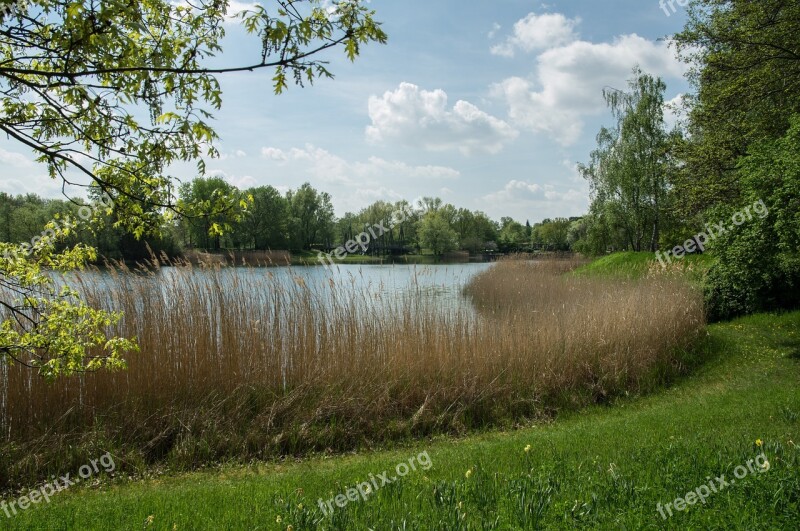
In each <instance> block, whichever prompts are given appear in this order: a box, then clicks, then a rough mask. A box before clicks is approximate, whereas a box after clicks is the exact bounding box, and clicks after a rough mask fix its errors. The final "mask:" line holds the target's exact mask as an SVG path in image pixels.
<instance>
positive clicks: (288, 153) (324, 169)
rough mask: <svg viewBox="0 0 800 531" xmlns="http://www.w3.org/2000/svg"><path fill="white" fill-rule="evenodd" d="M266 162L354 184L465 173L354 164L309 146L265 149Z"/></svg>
mask: <svg viewBox="0 0 800 531" xmlns="http://www.w3.org/2000/svg"><path fill="white" fill-rule="evenodd" d="M261 155H262V156H263V157H264V158H267V159H271V160H274V161H278V162H283V163H286V162H290V161H291V162H299V163H301V164H302V165H303V167H304V169H305V170H306V171H307V172H308V173H309V174H310V175H312V176H314V177H316V178H317V179H319V180H321V181H327V182H334V183H339V184H354V183H355V180H356V179H358V180H363V179H380V178H383V177H385V176H397V177H400V178H421V179H457V178H458V177H460V175H461V173H460V172H459V171H458V170H454V169H453V168H448V167H446V166H411V165H409V164H406V163H405V162H400V161H390V160H385V159H382V158H380V157H370V158H369V159H367V160H366V161H355V162H350V161H347V160H345V159H343V158H342V157H339V156H338V155H334V154H333V153H331V152H329V151H327V150H325V149H322V148H318V147H316V146H314V145H312V144H307V145H306V146H305V147H304V148H292V149H289V150H282V149H279V148H275V147H264V148H261Z"/></svg>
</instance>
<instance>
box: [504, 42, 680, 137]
mask: <svg viewBox="0 0 800 531" xmlns="http://www.w3.org/2000/svg"><path fill="white" fill-rule="evenodd" d="M637 65H639V66H640V67H641V68H642V69H643V70H644V71H645V72H648V73H650V74H653V75H656V76H661V77H666V78H680V77H682V76H683V73H684V71H685V68H686V65H684V64H683V63H681V62H680V61H678V60H677V59H676V58H675V55H674V53H673V51H672V50H671V49H670V47H669V43H667V42H653V41H650V40H648V39H645V38H642V37H639V36H638V35H625V36H622V37H619V38H617V39H616V40H614V41H613V42H611V43H601V44H593V43H590V42H585V41H576V42H573V43H570V44H568V45H566V46H561V47H558V48H552V49H549V50H547V51H545V52H543V53H541V54H540V55H539V56H538V58H537V64H536V70H535V76H534V77H535V81H532V80H529V79H523V78H520V77H511V78H508V79H506V80H504V81H502V82H501V83H498V84H497V85H495V86H494V89H493V91H494V93H495V94H496V95H499V96H500V97H502V98H503V99H504V100H505V101H506V104H507V105H508V109H509V110H508V112H509V117H510V118H511V121H512V123H513V124H515V125H516V126H517V127H520V128H524V129H527V130H530V131H534V132H542V133H546V134H549V135H551V136H552V137H554V138H555V140H556V141H558V142H559V143H561V144H562V145H565V146H568V145H572V144H574V143H575V142H576V141H577V140H578V138H579V136H580V135H581V133H582V132H583V126H584V122H583V119H584V118H585V117H587V116H593V115H599V114H602V113H604V112H606V109H607V107H606V105H605V102H604V101H603V96H602V91H603V88H605V87H613V88H618V89H626V88H627V80H628V79H629V78H630V77H631V72H632V69H633V68H634V67H635V66H637Z"/></svg>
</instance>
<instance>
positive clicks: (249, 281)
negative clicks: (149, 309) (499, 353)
mask: <svg viewBox="0 0 800 531" xmlns="http://www.w3.org/2000/svg"><path fill="white" fill-rule="evenodd" d="M492 266H493V264H492V263H464V264H442V265H404V264H394V265H361V264H342V265H338V266H335V267H332V268H330V269H328V268H325V267H321V266H307V267H303V266H295V267H274V268H255V267H253V268H251V267H226V268H221V269H212V270H207V269H202V268H197V267H195V268H190V269H187V268H184V267H180V268H175V267H162V268H160V269H158V270H155V271H152V272H150V273H149V274H146V275H142V274H133V273H131V274H117V273H110V272H108V271H103V270H95V271H88V272H82V273H79V274H78V275H79V276H78V278H80V279H81V281H82V282H83V283H84V284H85V285H93V286H95V287H96V286H98V285H99V286H101V290H100V292H105V293H106V294H107V295H108V296H109V297H111V298H112V299H113V298H115V296H117V295H119V294H120V292H121V291H127V290H136V291H140V290H142V289H143V288H144V290H145V291H147V292H150V293H152V292H153V291H155V292H158V291H161V292H162V296H163V299H164V300H165V301H168V300H169V299H171V298H173V294H174V293H175V291H176V290H182V289H190V287H192V288H195V289H196V288H197V287H198V286H201V287H205V288H207V289H209V290H212V291H216V292H219V293H223V294H226V293H230V294H231V296H234V294H235V296H236V297H242V294H243V293H244V296H245V297H246V298H248V299H251V300H250V303H251V304H262V305H267V304H268V303H269V292H271V291H273V290H277V289H283V290H288V291H291V290H292V289H297V287H298V286H303V287H307V288H308V290H309V291H310V292H312V293H314V298H315V301H316V302H318V303H319V304H320V306H321V307H322V308H321V309H323V310H324V307H325V306H327V305H330V304H333V303H334V301H333V298H335V297H336V298H350V297H353V298H355V297H358V298H360V299H362V301H363V302H364V303H365V304H364V305H361V306H362V307H368V308H370V309H371V310H380V308H381V307H382V306H384V307H385V306H389V305H392V304H394V303H398V302H402V301H406V300H413V301H415V303H417V304H422V305H424V306H426V307H428V308H430V307H431V306H435V307H438V308H439V309H441V310H444V311H446V310H451V311H462V312H463V311H464V310H469V311H471V309H472V305H471V303H470V302H469V300H468V299H467V298H466V297H465V296H464V295H463V293H462V291H463V288H464V286H466V284H467V283H469V281H470V279H472V277H474V276H475V275H477V274H479V273H481V272H483V271H486V270H487V269H489V268H490V267H492ZM75 280H76V278H75V277H72V280H71V281H70V283H73V284H74V283H75ZM332 285H335V289H332V288H331V286H332ZM340 302H341V301H340ZM113 306H115V305H114V304H112V307H113Z"/></svg>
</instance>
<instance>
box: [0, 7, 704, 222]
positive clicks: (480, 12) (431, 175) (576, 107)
mask: <svg viewBox="0 0 800 531" xmlns="http://www.w3.org/2000/svg"><path fill="white" fill-rule="evenodd" d="M261 2H262V4H263V5H269V4H268V2H267V1H266V0H261ZM233 4H234V6H233V7H234V8H237V7H240V6H243V5H244V4H243V3H241V2H234V3H233ZM673 5H674V6H675V9H674V11H673V10H672V9H670V8H669V7H662V6H661V5H660V4H659V0H614V1H613V2H611V1H607V2H599V1H597V0H564V1H554V2H550V3H546V4H545V3H541V2H530V1H524V0H470V1H469V2H465V1H463V0H462V1H456V0H428V1H421V0H403V1H398V0H372V1H371V2H370V6H371V7H372V8H373V9H375V10H376V11H377V17H376V18H377V19H378V20H380V21H382V22H383V27H384V30H385V31H386V32H387V33H388V35H389V42H388V44H387V45H377V44H372V45H369V46H367V47H365V48H363V50H362V54H361V56H360V57H359V58H358V59H357V60H356V61H355V62H354V63H352V64H351V63H350V62H349V61H347V60H346V59H345V58H344V56H343V53H342V51H341V50H334V51H329V52H326V53H325V55H324V59H327V60H330V62H331V64H330V70H331V71H332V72H333V73H334V74H335V76H336V78H335V79H334V80H321V81H319V82H317V83H316V84H315V85H313V86H306V87H305V88H299V87H291V88H290V89H289V91H288V92H285V93H284V94H282V95H279V96H276V95H274V94H273V90H272V81H271V77H272V75H273V73H271V72H267V71H262V72H255V73H249V72H248V73H241V74H232V75H225V76H222V77H221V78H220V81H221V84H222V89H223V106H222V109H221V110H219V111H216V112H215V121H214V123H213V126H214V128H215V129H216V131H217V132H218V134H219V135H220V137H221V140H220V141H219V142H218V143H217V147H218V149H219V150H220V152H221V154H222V156H221V157H220V158H219V159H216V160H210V161H208V172H209V173H210V174H212V175H218V176H221V177H223V178H225V179H226V180H227V181H228V182H230V183H232V184H234V185H236V186H238V187H240V188H246V187H251V186H260V185H272V186H274V187H276V188H277V189H279V190H281V191H286V190H289V189H292V188H298V187H299V186H301V185H302V184H303V183H304V182H310V183H311V184H312V185H313V186H314V187H315V188H317V189H319V190H322V191H326V192H328V193H330V194H331V196H332V199H333V204H334V207H335V210H336V213H337V215H340V216H341V215H343V214H344V213H345V212H357V211H358V210H360V209H361V208H364V207H366V206H367V205H369V204H371V203H373V202H375V201H377V200H387V201H397V200H400V199H406V200H409V201H415V200H416V199H418V198H420V197H423V196H437V197H441V198H442V199H443V200H444V201H445V202H448V203H452V204H454V205H455V206H457V207H464V208H468V209H470V210H481V211H483V212H486V213H487V214H488V215H489V216H490V217H492V218H494V219H497V220H499V219H500V217H502V216H511V217H513V218H515V219H517V220H519V221H521V222H525V221H526V220H529V221H531V223H535V222H538V221H541V220H542V219H544V218H554V217H570V216H579V215H582V214H584V213H586V211H587V209H588V206H589V202H590V190H589V186H588V184H587V183H586V182H585V181H584V180H583V179H582V178H581V177H580V176H579V174H578V172H577V170H576V165H577V164H578V163H580V162H584V163H585V162H588V159H589V154H590V153H591V151H592V149H593V148H594V147H595V136H596V134H597V132H598V131H599V129H600V127H602V126H603V125H605V126H611V125H613V121H612V119H611V115H610V112H609V110H608V108H607V107H606V105H605V103H604V101H603V96H602V91H603V89H604V88H605V87H612V88H617V89H625V88H626V83H627V80H628V79H629V78H630V77H631V72H632V70H633V68H634V67H635V66H637V65H638V66H640V67H641V68H642V69H643V70H644V71H645V72H648V73H650V74H653V75H656V76H660V77H662V79H664V81H665V82H666V84H667V92H666V94H665V99H666V100H668V101H670V100H676V99H677V98H679V97H680V95H682V94H684V93H686V92H688V91H689V90H690V86H689V84H688V83H687V82H686V80H685V79H684V74H685V71H686V65H685V64H683V63H681V62H680V61H679V60H678V59H677V58H676V56H675V50H674V48H671V47H670V46H669V43H668V37H669V35H671V34H673V33H675V32H677V31H679V30H680V29H681V28H682V27H683V24H684V22H685V13H684V12H683V8H682V7H680V6H679V5H678V4H677V2H674V3H673ZM667 13H669V14H667ZM227 31H228V37H227V38H226V42H225V53H224V54H223V56H222V57H221V58H220V60H221V61H223V62H224V63H226V64H229V65H239V64H242V63H245V64H249V63H250V61H251V59H252V58H254V57H258V54H259V52H260V44H259V43H258V41H257V40H253V38H252V37H248V36H246V35H245V34H244V32H243V30H242V29H241V28H240V27H238V26H237V25H235V24H233V23H231V24H230V25H229V27H228V29H227ZM667 121H668V123H672V122H673V121H674V116H673V115H672V113H671V112H670V111H668V113H667ZM172 173H174V174H175V175H177V176H178V177H179V178H181V179H186V180H188V179H190V178H191V177H192V176H193V174H194V172H193V166H186V167H174V168H172ZM0 191H5V192H9V193H13V194H18V193H38V194H39V195H42V196H46V197H59V196H60V195H61V192H62V190H61V183H60V182H56V181H53V180H51V179H49V178H48V177H47V175H46V171H45V168H44V167H43V166H40V165H37V164H36V163H34V162H33V156H32V154H31V153H30V152H29V151H27V150H26V149H25V148H24V147H23V146H20V145H18V144H15V143H14V142H13V141H11V140H8V139H5V138H0ZM67 193H68V194H71V195H81V192H80V191H79V190H77V189H76V190H68V191H67Z"/></svg>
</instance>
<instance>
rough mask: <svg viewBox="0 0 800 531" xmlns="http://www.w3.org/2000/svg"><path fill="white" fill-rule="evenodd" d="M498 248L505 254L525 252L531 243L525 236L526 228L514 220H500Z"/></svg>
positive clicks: (506, 218)
mask: <svg viewBox="0 0 800 531" xmlns="http://www.w3.org/2000/svg"><path fill="white" fill-rule="evenodd" d="M497 243H498V247H499V248H500V251H502V252H504V253H516V252H520V251H522V250H524V248H525V247H526V245H527V244H528V243H529V240H528V238H527V237H526V236H525V226H524V225H522V224H521V223H519V222H518V221H514V220H513V219H512V218H509V217H503V218H500V233H499V234H498V242H497Z"/></svg>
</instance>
